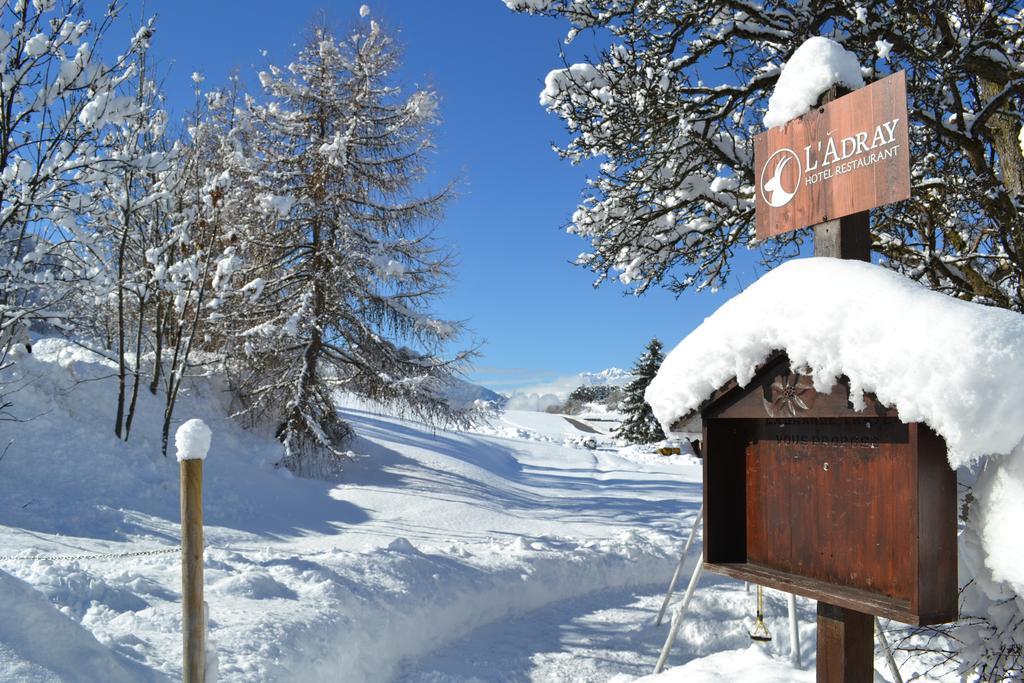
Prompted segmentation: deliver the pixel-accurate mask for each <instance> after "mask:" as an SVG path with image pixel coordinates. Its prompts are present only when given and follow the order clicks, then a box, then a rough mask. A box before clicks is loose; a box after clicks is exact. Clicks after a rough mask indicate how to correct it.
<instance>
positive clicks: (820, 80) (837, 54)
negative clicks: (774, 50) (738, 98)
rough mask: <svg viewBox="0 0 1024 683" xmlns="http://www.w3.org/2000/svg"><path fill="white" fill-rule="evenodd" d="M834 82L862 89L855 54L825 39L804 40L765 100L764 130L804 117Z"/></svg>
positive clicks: (818, 37) (862, 84) (853, 88)
mask: <svg viewBox="0 0 1024 683" xmlns="http://www.w3.org/2000/svg"><path fill="white" fill-rule="evenodd" d="M837 83H838V84H842V85H845V86H846V87H847V88H850V89H851V90H855V89H857V88H863V87H864V77H863V76H862V75H861V73H860V62H859V61H857V55H855V54H853V53H852V52H850V51H849V50H847V49H846V48H844V47H843V46H842V45H840V44H839V43H837V42H836V41H834V40H831V39H829V38H825V37H823V36H814V37H812V38H808V39H807V40H805V41H804V43H803V44H802V45H801V46H800V47H798V48H797V49H796V52H794V53H793V56H792V57H790V58H789V61H788V62H786V65H785V66H784V67H783V68H782V73H781V74H779V80H778V81H777V82H776V84H775V91H774V92H773V93H772V96H771V97H770V98H769V99H768V112H767V113H766V114H765V115H764V125H765V127H767V128H773V127H775V126H781V125H783V124H784V123H786V122H787V121H791V120H792V119H795V118H796V117H798V116H802V115H804V114H806V113H807V112H809V111H810V110H811V107H813V106H814V105H815V104H816V103H817V102H818V98H819V97H821V94H822V93H823V92H825V91H826V90H828V89H829V88H831V87H832V86H833V85H836V84H837Z"/></svg>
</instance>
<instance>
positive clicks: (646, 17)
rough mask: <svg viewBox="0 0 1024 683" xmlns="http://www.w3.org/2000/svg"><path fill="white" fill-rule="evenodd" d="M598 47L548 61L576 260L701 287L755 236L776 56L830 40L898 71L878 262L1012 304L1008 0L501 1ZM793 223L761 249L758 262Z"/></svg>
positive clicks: (783, 246) (1021, 254)
mask: <svg viewBox="0 0 1024 683" xmlns="http://www.w3.org/2000/svg"><path fill="white" fill-rule="evenodd" d="M505 4H506V5H508V6H509V7H510V8H512V9H515V10H517V11H521V12H533V13H539V14H544V15H547V16H551V17H558V18H561V19H564V20H567V21H568V22H569V24H570V30H569V32H568V36H567V41H569V40H572V39H573V38H575V37H576V36H577V35H578V34H579V33H581V32H590V33H591V34H592V35H593V38H594V40H595V41H596V42H597V43H599V44H604V45H605V46H606V47H605V48H604V49H602V50H601V51H600V53H599V54H597V55H595V56H594V58H593V59H590V60H588V61H585V62H582V63H578V64H569V65H566V67H565V68H561V69H556V70H554V71H552V72H551V73H550V74H548V76H547V79H546V81H545V87H544V90H543V92H542V93H541V103H542V104H543V105H544V106H545V107H547V108H548V109H550V110H551V111H552V112H554V113H556V114H557V115H558V116H559V117H561V118H562V120H563V121H564V122H565V125H566V128H567V130H568V132H569V135H570V139H569V141H568V143H567V144H565V145H564V147H562V148H561V150H560V153H561V155H562V156H563V157H565V158H566V159H569V160H571V161H573V162H580V161H583V160H587V159H595V160H599V161H601V164H600V167H599V171H598V172H597V173H596V174H595V176H594V177H593V178H591V180H590V181H588V184H587V187H586V189H585V194H586V197H585V199H584V201H583V203H582V204H580V205H579V207H578V208H577V209H576V211H575V213H574V214H573V217H572V224H571V225H570V227H569V230H570V232H572V233H575V234H577V235H579V236H581V237H582V238H584V239H586V240H588V241H589V242H590V246H591V248H590V250H589V251H588V252H587V253H585V254H583V255H581V256H580V257H579V259H578V261H577V263H578V265H580V266H583V267H585V268H589V269H590V270H592V271H593V272H594V273H595V274H596V275H597V279H598V282H601V281H603V280H606V279H608V278H617V279H618V280H620V281H621V282H622V283H623V284H625V285H626V286H627V287H629V288H630V289H631V290H632V291H634V292H637V293H642V292H644V291H645V290H647V289H648V288H649V287H650V286H651V285H654V284H663V285H665V286H667V287H669V288H670V289H672V290H673V291H676V292H680V291H683V290H686V289H689V288H696V289H701V288H705V287H716V286H719V285H721V284H722V283H723V282H724V281H726V280H727V278H728V276H729V270H730V265H731V263H732V257H733V254H734V253H735V252H736V250H737V249H741V248H746V247H748V246H753V245H755V244H756V243H755V238H754V194H753V187H754V177H753V171H752V169H751V165H752V136H753V135H754V134H756V133H758V132H760V131H762V130H764V126H763V125H762V118H763V116H764V113H765V110H766V108H767V104H768V98H769V96H770V95H771V93H772V90H773V88H774V86H775V84H776V81H777V79H778V77H779V73H780V69H781V66H782V65H783V64H784V63H785V62H786V61H787V60H788V59H789V58H790V56H791V55H792V54H793V52H794V51H795V50H796V49H797V47H798V46H800V45H801V44H802V43H803V42H804V41H805V40H806V39H807V38H809V37H812V36H818V35H825V36H830V37H833V38H834V39H835V40H836V41H838V42H839V43H841V44H842V45H843V47H845V48H846V49H847V50H849V51H851V52H853V53H854V54H856V55H857V57H858V58H859V60H860V63H861V64H862V65H865V70H864V71H865V73H864V75H865V77H866V79H867V80H868V81H871V80H875V79H878V78H881V77H883V76H885V75H887V74H889V73H892V72H894V71H896V70H899V69H905V70H906V71H907V77H908V80H907V83H908V96H909V106H910V117H911V121H910V127H911V146H912V158H913V168H912V183H913V198H912V199H911V200H909V201H906V202H901V203H899V204H895V205H892V206H889V207H886V208H884V209H880V210H877V211H875V212H874V213H873V220H872V237H873V248H874V249H875V250H876V251H877V252H879V253H881V254H882V255H883V257H884V258H885V261H886V262H887V263H888V264H889V265H891V266H892V267H893V268H896V269H898V270H900V271H901V272H904V273H906V274H907V275H909V276H911V277H914V278H916V279H919V280H922V281H924V282H926V283H927V284H928V285H929V286H930V287H932V288H934V289H939V290H942V291H945V292H948V293H950V294H952V295H954V296H958V297H961V298H965V299H971V300H976V301H980V302H984V303H991V304H994V305H997V306H1002V307H1007V308H1012V309H1014V310H1022V309H1024V218H1022V215H1021V206H1022V202H1024V156H1022V152H1021V139H1020V131H1021V121H1022V115H1021V111H1022V104H1024V54H1022V51H1024V9H1022V8H1021V6H1020V3H1018V2H1014V1H1013V0H997V1H996V2H987V3H982V2H980V1H978V0H953V1H952V2H938V1H937V0H925V1H923V2H899V3H877V2H857V1H856V0H812V1H811V2H804V3H797V4H793V3H789V2H776V1H769V2H765V3H746V2H722V3H707V2H698V1H695V0H667V1H665V2H641V3H637V2H629V1H626V0H505ZM806 235H807V232H806V231H802V232H797V233H790V234H788V235H784V236H781V237H778V238H776V239H774V240H772V241H770V242H769V243H767V244H763V245H760V246H762V249H763V251H762V253H763V257H764V260H765V262H766V263H768V264H772V263H777V262H778V261H779V260H781V259H782V258H783V257H785V256H787V255H791V254H793V253H795V249H796V246H797V245H798V244H799V243H800V242H801V241H802V240H803V239H805V238H806Z"/></svg>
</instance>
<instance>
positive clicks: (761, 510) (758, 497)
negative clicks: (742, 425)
mask: <svg viewBox="0 0 1024 683" xmlns="http://www.w3.org/2000/svg"><path fill="white" fill-rule="evenodd" d="M889 420H890V421H889V422H886V423H882V421H881V419H877V420H875V424H874V425H873V426H872V427H870V428H869V427H867V426H865V425H866V423H867V422H869V421H862V420H832V421H829V422H822V423H818V424H811V423H810V421H809V420H805V421H803V424H791V423H790V424H787V423H785V422H783V421H781V420H773V421H770V422H765V423H761V429H760V430H759V431H760V433H759V434H758V437H759V438H758V440H757V441H756V442H754V443H752V444H751V445H750V446H749V447H748V449H747V456H746V457H747V461H748V468H747V482H746V484H747V486H746V498H747V510H748V520H749V521H748V525H747V558H748V561H750V562H755V563H759V564H763V565H765V566H769V567H775V568H777V569H780V570H783V571H788V572H792V573H795V574H800V575H801V576H807V577H809V578H814V579H820V580H822V581H828V582H832V583H838V584H842V585H844V586H849V587H852V588H859V589H863V590H869V591H874V592H878V593H881V594H883V595H886V596H890V597H898V598H901V599H906V600H910V599H911V598H912V597H913V594H914V593H913V591H914V587H915V586H916V581H915V578H914V572H913V564H912V562H913V559H914V558H913V557H912V556H911V555H910V554H909V553H908V552H907V541H908V539H912V538H916V536H917V534H916V533H915V530H914V527H913V524H914V519H913V517H912V515H911V514H910V510H912V509H913V499H912V495H913V490H914V483H913V481H912V479H911V476H912V473H911V464H912V461H913V456H912V455H911V453H910V452H909V444H908V443H907V441H908V440H907V426H906V425H903V424H901V423H899V422H898V421H892V418H889ZM876 434H877V436H876ZM869 439H877V442H867V443H865V442H866V441H867V440H869ZM862 440H863V441H864V442H862ZM901 442H902V443H901Z"/></svg>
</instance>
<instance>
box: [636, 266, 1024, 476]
mask: <svg viewBox="0 0 1024 683" xmlns="http://www.w3.org/2000/svg"><path fill="white" fill-rule="evenodd" d="M1022 340H1024V316H1021V315H1020V314H1018V313H1014V312H1012V311H1007V310H1003V309H998V308H992V307H989V306H982V305H979V304H972V303H968V302H964V301H960V300H957V299H953V298H951V297H949V296H946V295H944V294H940V293H938V292H933V291H931V290H928V289H926V288H925V287H923V286H922V285H920V284H917V283H916V282H913V281H912V280H909V279H907V278H906V277H904V276H902V275H900V274H898V273H895V272H892V271H890V270H886V269H885V268H882V267H881V266H876V265H872V264H870V263H864V262H860V261H844V260H840V259H830V258H811V259H800V260H795V261H790V262H788V263H785V264H783V265H782V266H779V267H778V268H776V269H775V270H773V271H771V272H769V273H767V274H766V275H764V276H763V277H762V278H761V279H760V280H758V281H757V282H755V283H754V284H753V285H751V286H750V287H749V288H748V289H747V290H746V291H745V292H743V293H742V294H740V295H738V296H736V297H735V298H733V299H732V300H730V301H729V302H727V303H726V304H725V305H723V306H722V307H721V308H719V309H718V311H716V312H715V313H714V314H713V315H711V316H710V317H709V318H707V319H706V320H705V321H704V322H703V323H702V324H701V325H700V326H699V327H698V328H697V329H696V330H694V331H693V333H691V334H690V335H689V336H688V337H687V338H686V339H684V340H683V341H682V342H681V343H680V344H679V346H677V347H676V348H675V350H673V351H672V353H670V354H669V355H668V357H667V358H666V359H665V362H664V364H663V365H662V367H661V371H660V372H659V373H658V376H657V377H656V378H655V379H654V380H653V381H652V382H651V385H650V387H648V389H647V394H646V398H647V402H648V403H650V405H651V407H652V408H653V409H654V413H655V415H656V416H657V417H658V419H659V420H660V421H661V423H662V425H663V426H664V427H666V428H667V427H668V426H669V425H671V424H672V423H674V422H675V421H676V420H678V419H679V418H680V417H682V416H683V415H686V414H687V413H689V412H690V411H692V410H694V409H695V408H697V407H698V406H700V404H701V403H702V402H703V401H704V400H705V399H707V398H708V397H709V396H710V395H711V393H712V392H713V391H714V390H716V389H718V388H719V387H721V386H722V385H723V384H725V383H726V382H727V381H728V380H730V379H732V378H733V377H735V378H736V379H737V381H738V382H739V383H740V385H741V386H742V385H745V384H746V383H747V382H749V381H750V379H751V377H752V376H753V374H754V369H755V368H756V367H757V366H758V365H759V364H760V363H762V362H763V361H764V360H765V359H766V358H767V357H768V355H769V354H770V353H771V352H772V351H774V350H784V351H786V352H787V353H788V354H789V358H790V360H791V361H792V363H793V366H794V367H802V366H805V367H807V368H808V369H809V370H810V372H811V375H812V377H813V379H814V386H815V388H816V389H817V390H818V391H828V390H829V389H830V387H831V386H832V385H833V384H834V383H835V381H836V379H837V378H838V377H839V376H840V375H846V376H847V377H849V379H850V389H851V398H852V400H853V401H854V402H855V404H856V402H857V401H858V400H859V399H860V398H861V394H862V392H873V393H874V394H875V395H877V397H878V399H879V400H880V401H882V403H884V404H886V405H894V406H896V407H897V408H898V410H899V412H900V417H901V418H902V419H903V420H904V421H906V422H925V423H927V424H928V425H929V426H931V427H932V428H933V429H934V430H935V431H936V432H938V433H939V434H941V435H942V436H943V437H945V439H946V444H947V446H948V448H949V462H950V465H952V466H953V467H954V468H955V467H959V466H961V465H968V464H970V463H972V462H974V461H975V460H977V459H978V458H979V457H980V456H984V455H989V454H996V453H1010V452H1011V451H1012V450H1013V449H1014V448H1015V447H1016V446H1017V445H1018V444H1019V443H1021V441H1022V440H1024V400H1021V398H1022V397H1021V395H1020V387H1024V348H1022V346H1021V342H1022Z"/></svg>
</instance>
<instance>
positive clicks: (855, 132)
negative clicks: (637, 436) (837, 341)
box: [705, 72, 948, 683]
mask: <svg viewBox="0 0 1024 683" xmlns="http://www.w3.org/2000/svg"><path fill="white" fill-rule="evenodd" d="M840 94H843V93H840V92H838V91H837V88H836V87H833V88H832V89H831V90H830V91H828V92H826V93H825V94H824V95H823V96H822V99H821V101H820V102H819V104H818V106H817V107H815V108H814V110H812V111H811V112H810V113H808V114H807V115H805V116H802V117H800V118H798V119H795V120H793V121H790V122H789V123H787V124H785V125H784V126H780V127H778V128H773V129H770V130H768V131H767V132H765V133H762V134H761V135H758V136H757V137H756V138H755V140H754V148H755V151H754V159H755V176H756V181H757V192H756V197H755V201H756V216H757V221H756V222H757V235H758V237H759V238H761V239H766V238H769V237H772V236H775V235H779V234H781V233H784V232H787V231H790V230H796V229H798V228H803V227H808V226H813V228H814V255H815V256H827V257H833V258H840V259H852V260H860V261H870V260H871V232H870V209H872V208H874V207H877V206H881V205H883V204H888V203H891V202H894V201H899V200H902V199H908V198H909V197H910V164H909V152H910V150H909V135H908V129H907V124H908V120H907V106H906V102H907V100H906V77H905V74H903V73H902V72H900V73H897V74H894V75H892V76H890V77H888V78H885V79H883V80H881V81H878V82H875V83H872V84H871V85H869V86H867V87H864V88H861V89H859V90H857V91H856V92H853V93H850V94H849V95H847V96H845V97H842V98H839V95H840ZM769 412H770V411H769ZM851 424H852V423H851ZM705 442H706V443H708V438H707V435H706V436H705ZM837 457H838V455H834V456H833V457H832V458H830V459H836V458H837ZM708 460H709V458H705V465H707V463H708ZM824 468H825V469H826V470H827V469H828V463H825V465H824ZM707 481H708V478H707V477H705V482H706V484H705V485H706V486H707ZM802 482H803V480H801V481H799V482H796V483H802ZM768 495H770V496H777V495H781V494H780V493H779V492H777V491H770V492H768ZM705 502H706V503H707V500H705ZM823 504H824V505H825V508H823V510H825V509H828V505H830V504H831V503H830V502H828V501H825V502H824V503H823ZM819 513H820V514H825V513H824V511H819ZM713 515H714V511H713V510H709V512H708V518H709V520H710V519H711V518H712V517H713ZM812 516H813V515H812ZM808 523H809V524H817V523H820V520H815V521H810V520H808ZM710 535H711V532H709V534H708V537H710ZM827 542H828V543H840V542H841V539H840V538H829V539H828V540H827ZM751 544H752V545H751V546H750V547H747V548H746V549H745V550H744V549H742V548H739V549H733V550H731V551H728V552H726V553H725V555H726V556H727V555H729V554H730V552H731V553H732V554H736V553H737V552H739V554H743V553H744V552H745V553H747V554H749V555H752V556H754V557H753V559H751V558H748V565H749V566H748V567H744V568H739V569H737V570H736V571H735V572H734V573H735V574H736V575H737V576H741V577H743V578H748V575H749V574H750V573H751V572H755V573H756V571H762V569H760V568H758V566H757V562H756V559H757V557H756V556H758V555H759V554H760V553H762V552H763V550H762V549H761V548H760V546H757V545H756V542H753V541H752V542H751ZM727 550H728V549H727ZM740 551H742V552H740ZM719 554H721V552H719ZM712 557H713V560H712V562H711V563H709V564H710V568H711V570H712V571H715V570H716V569H718V570H722V569H725V570H728V567H727V566H725V567H722V566H718V567H716V562H715V561H714V560H715V551H712ZM879 561H880V562H883V561H884V560H883V559H881V558H880V560H879ZM869 562H870V560H869ZM795 566H796V567H797V572H796V574H799V573H800V571H801V570H800V569H799V568H800V567H802V566H803V565H801V564H800V562H797V563H796V565H795ZM850 571H853V570H852V569H850ZM726 573H728V571H726ZM770 573H771V571H770V570H769V574H770ZM812 573H813V572H812ZM776 578H777V577H776ZM784 578H785V577H784ZM814 578H819V577H814ZM787 580H788V579H787ZM822 586H827V582H826V583H823V584H822ZM822 586H819V587H817V589H815V590H810V591H809V592H810V593H811V594H812V595H813V594H814V593H817V595H815V596H814V597H817V598H818V600H819V602H818V642H817V649H818V655H817V681H818V683H870V681H872V680H873V677H874V638H873V636H874V617H873V616H872V615H871V614H867V613H865V612H861V611H858V610H857V609H853V606H856V607H859V606H860V605H861V604H870V601H864V600H859V599H852V600H848V601H847V602H846V605H845V606H839V605H835V604H832V603H830V602H829V601H828V600H827V599H825V600H823V599H822V598H827V596H830V595H832V594H833V593H835V594H837V595H839V596H840V597H843V596H844V595H845V594H844V593H842V592H839V593H836V592H835V591H834V590H833V589H832V588H831V587H825V588H822ZM804 588H805V589H806V586H805V587H804ZM805 594H807V593H806V592H805ZM851 595H853V594H851ZM847 597H849V596H847ZM947 597H948V596H947ZM838 601H839V602H842V600H838ZM851 605H852V606H851ZM877 608H878V607H877V606H876V609H877Z"/></svg>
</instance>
